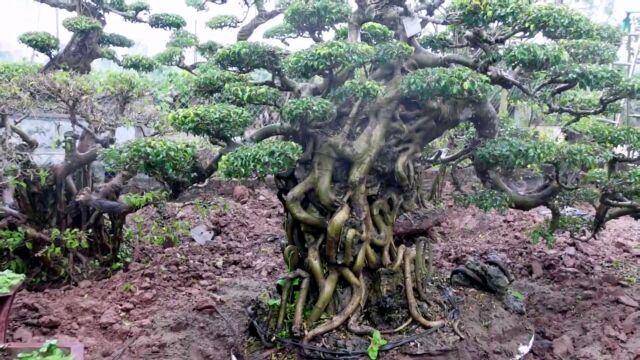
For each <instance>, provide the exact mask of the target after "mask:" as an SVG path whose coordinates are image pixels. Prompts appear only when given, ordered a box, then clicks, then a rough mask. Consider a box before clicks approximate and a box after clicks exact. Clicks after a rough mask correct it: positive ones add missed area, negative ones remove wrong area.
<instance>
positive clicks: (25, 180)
mask: <svg viewBox="0 0 640 360" xmlns="http://www.w3.org/2000/svg"><path fill="white" fill-rule="evenodd" d="M39 70H40V69H39V68H38V67H37V66H33V65H21V64H1V65H0V82H1V85H0V87H1V88H2V90H1V94H0V120H2V121H1V125H0V134H1V136H0V147H1V148H2V152H1V155H0V162H1V165H2V166H1V169H0V190H2V200H1V201H0V241H1V246H2V254H1V258H0V261H1V262H2V265H3V266H4V267H9V268H11V269H13V270H14V271H19V272H23V273H24V272H26V273H28V275H30V276H31V278H32V279H34V280H36V281H38V280H45V281H65V280H69V279H71V280H75V279H78V277H79V276H81V275H80V274H84V275H88V273H87V271H88V270H87V269H88V267H89V265H91V263H92V261H90V260H98V262H99V263H101V264H107V265H110V264H112V263H113V262H115V261H118V260H119V259H118V256H119V249H120V244H121V242H122V227H123V225H124V220H125V216H126V215H127V214H129V213H132V212H134V211H135V210H137V209H138V208H140V207H142V206H145V205H147V204H148V203H152V202H153V201H157V200H158V198H159V197H158V196H156V197H153V196H147V197H146V198H145V199H146V200H145V201H143V202H141V201H137V202H136V201H133V200H136V199H134V198H131V197H129V198H124V199H119V196H120V194H121V191H122V188H123V186H124V184H125V183H126V181H127V180H129V179H130V178H131V177H132V176H133V174H130V173H126V172H123V173H120V174H118V175H117V176H115V177H114V178H113V179H111V180H110V181H108V182H107V183H104V184H100V183H96V182H95V179H94V176H93V172H92V165H93V164H94V162H95V161H96V160H97V159H98V156H99V155H100V153H101V151H102V149H104V148H108V147H109V146H111V145H112V144H114V142H115V131H116V127H118V126H122V124H124V123H128V124H131V125H135V124H138V125H143V124H145V125H147V126H149V123H150V122H153V118H154V116H155V112H154V111H152V110H148V105H145V104H148V99H147V98H148V97H149V95H150V91H149V85H150V82H149V81H147V80H146V79H144V78H143V77H141V76H139V75H138V74H137V73H135V72H115V73H96V74H92V75H74V74H71V73H68V72H62V71H56V72H50V73H47V74H40V73H39ZM144 109H147V110H146V111H143V110H144ZM43 111H58V112H63V113H66V114H68V115H69V122H70V124H71V128H72V129H71V131H67V132H65V133H64V138H62V139H56V140H55V141H57V142H60V143H61V144H62V147H63V148H64V152H65V159H64V161H63V162H61V163H54V164H42V163H38V162H36V161H35V157H34V150H36V148H37V147H38V145H39V144H38V141H37V140H36V139H34V138H33V137H31V136H30V135H29V134H28V132H27V131H24V130H23V129H22V128H21V126H22V124H21V122H22V121H23V120H25V119H26V118H27V117H29V115H30V114H32V113H39V112H43Z"/></svg>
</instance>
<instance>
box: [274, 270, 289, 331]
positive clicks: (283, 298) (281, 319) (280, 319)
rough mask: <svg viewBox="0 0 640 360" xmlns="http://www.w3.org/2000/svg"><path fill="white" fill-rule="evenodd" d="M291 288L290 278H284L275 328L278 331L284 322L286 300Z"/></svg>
mask: <svg viewBox="0 0 640 360" xmlns="http://www.w3.org/2000/svg"><path fill="white" fill-rule="evenodd" d="M290 290H291V280H290V279H286V280H285V282H284V286H283V287H282V296H281V297H280V311H279V312H278V322H277V323H276V330H277V331H279V330H280V329H281V328H282V324H283V323H284V317H285V315H286V314H287V302H288V300H289V291H290Z"/></svg>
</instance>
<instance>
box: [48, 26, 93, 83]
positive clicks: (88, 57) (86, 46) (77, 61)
mask: <svg viewBox="0 0 640 360" xmlns="http://www.w3.org/2000/svg"><path fill="white" fill-rule="evenodd" d="M100 36H101V32H98V31H92V32H89V33H86V34H74V35H73V37H72V38H71V40H70V41H69V43H68V44H67V46H65V48H64V50H62V52H61V53H59V54H58V55H56V56H55V57H54V58H53V59H51V60H50V61H49V62H48V63H47V64H46V65H45V67H44V68H43V69H42V71H43V72H51V71H55V70H69V71H74V72H77V73H79V74H88V73H89V72H91V63H92V62H93V61H94V60H95V59H98V58H100V46H99V45H98V41H99V40H100Z"/></svg>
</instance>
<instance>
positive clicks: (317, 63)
mask: <svg viewBox="0 0 640 360" xmlns="http://www.w3.org/2000/svg"><path fill="white" fill-rule="evenodd" d="M47 3H49V1H47ZM188 3H189V4H190V5H193V6H196V7H198V8H199V9H203V10H204V8H205V7H206V5H207V3H209V1H201V2H200V1H188ZM212 3H217V2H212ZM444 3H445V1H443V0H433V1H423V2H419V3H418V4H416V5H415V6H414V5H412V4H408V3H405V2H403V1H395V2H389V1H381V2H368V1H366V0H358V1H356V2H355V4H353V6H352V5H350V4H349V3H348V2H346V1H341V0H291V1H286V2H280V3H278V4H277V5H276V7H275V9H276V10H274V11H275V13H272V12H268V11H266V10H265V5H264V3H263V2H255V3H253V4H250V5H251V6H255V7H256V8H257V10H258V17H257V18H256V19H258V20H256V19H253V20H251V21H249V22H246V23H244V24H243V22H242V21H241V20H239V19H235V18H233V17H230V16H216V17H214V18H212V19H211V21H210V22H209V26H210V27H211V28H216V29H217V28H225V27H230V28H233V27H240V26H242V27H241V30H240V32H239V33H240V34H245V35H246V34H247V33H248V35H247V36H244V35H243V36H239V39H238V40H241V41H237V42H236V43H234V44H232V45H228V46H224V47H223V46H220V45H218V44H216V43H213V42H207V43H202V44H200V43H198V41H197V38H196V37H195V36H194V35H193V34H189V33H187V32H184V31H176V32H175V33H174V36H173V41H172V42H171V43H170V44H169V46H168V48H167V50H166V51H165V52H163V53H162V54H160V55H159V56H158V57H157V58H156V59H154V61H155V62H159V63H163V64H166V65H173V66H178V67H180V68H183V69H185V70H187V71H188V72H190V73H192V74H193V77H192V78H188V80H185V81H187V82H190V84H191V85H190V86H187V88H188V89H190V90H194V91H198V92H199V93H200V94H201V95H203V96H202V97H200V98H198V99H197V100H196V101H195V103H189V104H183V105H180V106H176V107H175V108H174V109H172V113H171V114H170V115H169V118H170V121H171V123H172V124H173V126H174V127H175V128H176V129H178V130H181V131H185V132H189V133H192V134H195V135H199V136H204V137H206V138H208V139H210V140H211V141H212V142H213V143H215V144H218V145H220V146H221V147H222V150H221V151H220V152H219V153H218V156H217V157H216V159H215V160H214V162H212V163H211V166H210V167H209V170H217V171H219V172H220V173H222V174H223V175H226V176H229V177H242V176H251V175H259V176H263V175H265V174H269V173H271V174H275V177H276V182H277V185H278V188H279V198H280V200H281V201H282V203H283V205H284V208H285V219H284V229H285V234H286V242H285V244H284V246H283V258H284V261H285V263H286V266H287V269H288V270H289V272H290V274H289V275H288V276H287V277H286V279H285V283H284V284H283V286H282V294H281V300H280V311H279V314H278V316H277V319H275V321H276V328H277V329H278V330H279V331H281V330H284V331H285V332H286V333H288V334H294V335H296V336H300V337H302V338H303V339H304V341H307V342H308V341H310V340H312V339H314V338H316V337H318V336H321V335H323V334H325V333H327V332H329V331H332V330H334V329H337V328H338V327H340V326H341V325H343V324H348V325H349V326H348V327H347V328H348V329H349V330H350V331H352V332H356V333H364V334H372V333H373V328H372V327H370V326H364V325H363V324H358V321H359V319H360V316H359V315H360V314H361V313H363V311H365V312H366V310H367V309H368V307H370V306H371V305H372V301H370V300H371V298H372V296H374V295H375V294H376V292H377V289H376V287H378V285H377V284H376V283H375V281H374V279H375V277H376V273H378V272H379V271H380V270H381V269H388V270H391V271H400V272H402V273H403V278H404V286H403V289H404V290H403V291H404V295H405V296H406V306H407V310H408V312H409V314H410V316H411V318H412V319H413V320H415V321H416V322H418V323H419V324H421V325H422V326H424V327H429V328H433V327H439V326H442V325H443V324H444V323H445V321H444V320H443V319H437V318H433V319H427V318H426V317H425V315H424V314H423V313H421V311H420V308H419V307H418V302H419V301H425V302H428V300H429V298H428V295H429V294H428V293H429V291H428V289H427V286H426V280H427V275H428V268H429V260H428V258H429V256H428V249H429V246H428V242H427V241H425V240H424V238H422V237H416V238H415V239H412V238H411V237H406V236H405V237H399V236H395V235H397V234H394V227H395V224H396V223H397V222H398V220H399V219H400V218H401V217H403V216H404V215H405V214H407V213H411V212H415V211H416V209H419V208H420V206H421V205H423V201H422V197H421V193H420V191H419V185H420V183H421V181H420V178H419V176H420V173H419V172H418V171H416V161H417V160H418V158H419V157H420V155H421V153H422V151H423V149H424V148H425V147H426V146H427V145H430V144H433V143H435V142H437V141H438V139H440V138H442V137H443V136H445V134H447V133H448V132H450V131H453V130H455V129H457V128H459V127H462V126H465V125H466V124H470V125H471V131H466V132H465V134H466V136H464V137H462V140H461V141H460V143H457V144H453V145H454V147H455V148H456V149H457V150H458V151H454V152H453V153H452V154H445V153H444V151H441V150H440V151H436V152H435V153H434V154H433V155H432V156H428V157H427V159H426V162H427V163H430V164H432V165H440V166H446V165H448V164H453V165H456V166H457V165H458V164H460V163H461V162H462V161H467V162H471V164H472V165H473V168H474V169H475V172H476V174H477V176H478V178H479V179H480V180H481V182H482V184H483V185H484V186H485V188H486V189H487V190H484V191H479V192H475V193H471V194H466V195H465V196H464V200H465V203H467V204H477V205H479V206H480V207H482V208H485V209H489V208H496V207H512V208H516V209H521V210H529V209H533V208H536V207H538V206H547V207H549V208H550V209H551V210H552V211H551V212H552V218H551V220H550V221H549V224H548V227H546V228H540V229H537V232H536V234H537V235H536V236H538V237H543V238H545V239H549V238H550V237H552V234H553V232H554V231H556V230H558V229H571V228H573V227H575V226H578V227H583V228H584V226H585V224H584V223H582V222H583V220H580V221H577V220H576V218H574V217H570V216H569V217H568V216H563V213H562V212H561V208H562V207H564V206H565V205H567V204H572V203H576V202H582V201H587V202H590V203H592V204H593V206H594V207H595V208H596V211H595V216H594V218H593V221H592V222H591V224H590V225H588V226H587V229H588V232H589V235H591V236H595V235H596V234H597V233H598V231H600V230H601V229H602V227H603V226H604V224H605V223H606V222H607V221H609V220H612V219H615V218H619V217H621V216H632V217H634V218H638V217H640V206H639V204H638V202H637V197H638V195H639V191H640V188H639V184H640V169H639V168H638V166H637V164H638V161H639V159H640V157H639V156H638V150H639V148H640V132H639V131H638V130H637V129H634V128H630V127H624V126H610V125H608V124H604V123H601V122H599V121H598V120H597V117H598V116H599V115H603V114H606V113H607V112H610V111H615V107H616V105H618V104H619V102H620V101H621V100H623V99H625V98H632V97H636V96H637V95H638V90H639V89H640V87H639V86H640V82H638V81H637V79H628V78H625V76H624V74H623V73H622V72H621V71H620V69H618V68H617V67H616V66H611V63H612V62H613V61H614V60H615V59H616V51H617V48H618V46H619V45H620V43H621V36H622V34H621V33H620V32H619V31H618V30H616V29H614V28H612V27H610V26H607V25H600V24H594V23H592V22H591V21H590V20H589V19H588V18H586V17H585V16H583V15H581V14H580V13H578V12H576V11H574V10H571V9H570V8H568V7H564V6H559V5H541V4H531V3H530V1H528V0H492V1H489V0H474V1H467V0H453V1H451V2H449V3H448V4H447V5H445V4H444ZM280 13H282V14H284V19H283V22H282V23H281V24H279V25H276V26H274V27H272V28H270V29H268V30H266V31H265V32H264V37H265V38H268V39H278V40H281V41H282V42H283V43H285V45H286V44H287V43H288V40H289V39H294V38H308V39H311V41H313V42H314V43H315V44H314V45H312V46H310V47H307V48H304V49H302V50H299V51H295V52H288V51H286V50H283V49H282V48H279V47H275V46H271V45H268V44H265V43H263V42H253V41H245V40H248V39H249V37H250V36H251V33H252V32H253V30H255V29H256V28H257V27H258V26H260V25H262V24H263V23H265V22H267V20H269V19H270V17H269V16H271V14H275V15H277V14H280ZM265 14H269V15H265ZM275 15H274V16H275ZM261 16H263V17H262V18H261ZM265 19H266V20H265ZM263 20H264V21H263ZM149 22H150V23H151V21H149ZM245 30H246V31H245ZM189 47H195V48H197V49H198V50H199V51H201V53H202V54H203V55H206V58H207V59H208V61H207V62H206V63H203V64H191V65H186V64H185V63H184V49H187V48H189ZM136 59H137V60H136ZM133 60H136V61H133ZM142 60H143V59H142V58H137V57H133V56H132V57H130V62H131V64H133V63H136V64H143V63H147V62H148V61H146V60H145V61H142ZM125 63H126V62H125V61H123V65H124V64H125ZM149 68H152V65H150V66H149ZM257 71H267V72H268V73H269V76H268V78H267V79H266V80H265V79H261V80H257V79H256V77H255V76H254V75H255V74H256V72H257ZM285 94H286V97H285V96H284V95H285ZM285 99H286V100H285ZM496 99H498V100H506V101H495V100H496ZM509 102H511V103H512V104H521V105H520V106H526V107H528V108H530V109H531V110H532V111H534V112H537V113H538V114H539V116H540V117H543V118H545V119H547V120H548V121H553V122H555V123H556V124H559V125H560V126H561V128H562V130H563V132H564V134H565V135H566V136H565V138H566V140H565V141H555V140H551V139H549V138H547V137H545V136H544V135H542V134H539V133H537V132H535V131H532V130H528V129H517V128H514V127H513V126H511V123H512V121H511V119H510V118H509V113H510V112H509V109H508V107H507V106H506V104H508V103H509ZM264 106H266V107H272V108H275V109H277V112H278V114H279V122H277V123H274V124H270V125H268V126H266V127H264V128H261V129H259V130H257V131H256V132H254V133H253V134H252V135H251V136H249V137H245V138H244V139H242V140H239V139H240V135H241V134H242V133H243V130H244V129H245V128H246V127H247V126H248V124H249V123H250V119H251V117H252V116H254V114H255V109H256V107H257V108H260V107H264ZM272 138H273V139H272ZM283 140H284V141H283ZM453 165H452V166H453ZM524 168H528V169H530V170H533V171H535V172H537V173H538V174H540V178H541V179H542V181H541V183H540V184H538V186H536V187H535V188H533V189H520V188H518V187H516V186H513V184H512V182H511V181H509V174H510V173H512V172H513V171H515V170H518V169H524ZM581 219H584V218H581ZM414 233H417V234H422V233H424V229H417V230H416V231H414ZM416 290H417V294H418V296H416ZM294 293H295V294H296V295H295V296H293V294H294ZM340 299H342V301H340ZM332 300H336V301H335V302H336V303H337V304H338V305H337V306H333V305H332V306H330V303H332V302H333V301H332ZM288 309H293V311H292V313H293V314H289V310H288ZM327 312H328V314H329V316H328V317H327V318H326V320H324V321H320V319H321V317H322V316H323V314H325V313H327Z"/></svg>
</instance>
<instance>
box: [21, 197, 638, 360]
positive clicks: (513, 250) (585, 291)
mask: <svg viewBox="0 0 640 360" xmlns="http://www.w3.org/2000/svg"><path fill="white" fill-rule="evenodd" d="M233 195H234V196H232V197H229V198H228V199H227V204H228V205H227V206H221V207H218V210H215V211H213V213H212V214H211V216H210V218H209V219H210V221H211V225H212V226H213V227H214V228H215V229H216V230H217V231H216V232H217V235H216V236H215V238H214V239H213V241H211V242H209V243H207V244H205V245H198V244H196V243H195V242H194V241H193V240H188V239H185V241H184V242H183V243H182V244H180V245H179V246H176V247H171V248H167V249H161V248H159V247H155V246H151V245H145V246H140V247H139V249H138V251H136V252H135V256H134V262H133V263H131V264H130V265H129V267H128V269H127V270H125V271H122V272H119V273H117V274H116V275H114V276H113V277H111V278H109V279H105V280H101V281H95V282H90V281H84V282H81V283H80V284H79V286H76V287H67V288H62V289H50V290H46V291H44V292H40V293H33V292H27V291H22V292H20V293H19V294H18V297H17V299H16V304H15V306H14V310H13V314H12V323H11V325H10V331H9V340H11V341H41V340H45V339H50V338H57V339H60V340H66V339H77V340H79V341H81V342H83V343H84V345H85V349H86V356H85V358H86V359H89V360H91V359H114V360H115V359H193V360H198V359H215V360H218V359H231V355H232V354H234V355H235V356H236V357H237V358H238V359H242V358H243V355H244V352H245V350H244V348H243V346H244V342H245V339H246V337H247V321H248V320H247V315H246V313H245V307H246V305H247V304H249V303H250V302H251V301H252V300H253V299H255V298H256V297H257V296H258V295H259V294H260V293H262V292H264V291H266V290H271V289H273V284H274V281H275V280H276V278H277V277H278V276H279V275H280V274H281V273H282V271H283V266H282V264H281V257H280V250H279V249H280V244H279V237H280V236H281V234H282V230H281V226H280V215H281V210H280V204H279V203H278V201H277V199H276V197H275V196H274V195H273V194H272V193H271V192H269V191H268V190H256V191H247V190H246V189H238V190H237V191H236V193H235V194H233ZM202 196H204V200H205V201H212V202H213V201H218V202H219V201H220V200H215V197H214V195H213V194H210V193H205V194H204V195H201V197H202ZM187 200H188V199H187ZM445 211H446V214H447V215H446V217H445V219H444V222H443V224H442V225H440V226H438V227H437V228H436V230H437V232H438V233H439V234H440V235H441V236H440V238H441V239H442V240H441V241H440V242H439V243H437V244H436V245H435V256H434V259H437V262H436V266H437V267H438V268H439V269H440V270H442V271H449V270H450V269H452V268H453V267H454V266H456V265H458V264H461V263H463V262H464V260H465V258H466V257H467V256H470V255H474V256H482V255H486V254H490V253H495V254H498V255H500V256H502V257H503V258H504V259H507V263H508V265H509V266H510V268H511V269H512V271H513V272H514V274H515V275H516V278H517V279H518V280H517V281H516V282H515V284H514V288H515V289H516V290H517V291H519V292H520V293H522V294H523V295H524V298H525V300H524V301H525V304H526V308H527V314H526V315H525V316H518V315H515V314H512V313H510V312H508V311H506V310H505V309H503V308H501V306H500V304H499V303H498V302H497V301H494V300H493V299H492V298H491V297H490V296H489V295H486V294H483V293H480V292H477V291H474V290H463V289H458V290H456V293H457V295H458V296H459V297H460V299H461V310H462V320H463V321H462V324H461V330H462V331H463V332H465V333H466V334H467V337H466V338H467V339H466V340H464V341H461V342H459V343H458V345H456V348H455V349H454V350H455V351H452V352H449V353H447V354H445V355H441V356H436V357H433V356H427V355H414V356H409V355H404V354H403V353H406V352H407V351H401V352H396V353H394V354H382V356H381V358H382V359H397V358H411V359H420V358H424V359H511V358H513V354H515V351H516V348H517V344H522V343H524V342H526V341H527V340H528V339H529V338H530V337H531V334H533V333H534V332H535V334H536V342H535V344H534V347H533V349H532V353H530V354H529V355H527V357H526V359H615V360H627V359H629V360H637V359H640V308H639V306H638V302H640V286H639V285H638V284H635V283H634V281H635V280H636V279H640V270H639V264H640V222H634V221H632V220H628V219H625V220H618V221H616V222H613V223H611V224H610V225H609V226H608V229H607V230H605V232H604V233H603V234H602V236H601V237H600V239H599V240H590V241H588V242H581V241H575V240H571V239H570V238H569V237H568V236H560V237H559V238H558V240H557V243H556V245H555V247H553V248H552V249H549V248H547V247H546V246H545V245H544V244H539V245H532V244H531V242H530V240H529V239H528V237H527V235H526V234H527V233H528V232H529V231H530V229H531V227H532V226H533V225H534V224H538V223H540V222H541V221H542V220H543V215H542V214H541V213H540V212H538V211H537V210H534V211H531V212H528V213H523V212H518V211H509V212H508V213H507V214H505V215H500V214H496V213H490V214H485V213H482V212H480V211H478V210H476V209H461V208H457V207H449V208H447V209H446V210H445ZM196 213H197V209H196V208H195V206H194V205H193V204H191V205H189V203H188V202H186V203H182V204H180V203H172V204H167V205H166V206H165V210H164V218H165V219H167V218H170V219H171V220H173V219H174V218H177V219H181V220H183V221H186V222H189V223H190V224H192V225H195V224H197V223H198V222H199V221H200V220H199V219H198V215H197V214H196ZM142 215H143V216H144V217H145V218H146V219H148V220H149V222H150V221H151V220H157V219H158V217H159V215H158V213H157V211H156V209H153V208H149V209H145V210H143V214H142ZM417 345H418V344H412V345H411V346H413V347H416V346H417ZM411 346H409V348H411ZM509 349H512V350H509ZM265 358H269V357H265Z"/></svg>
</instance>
